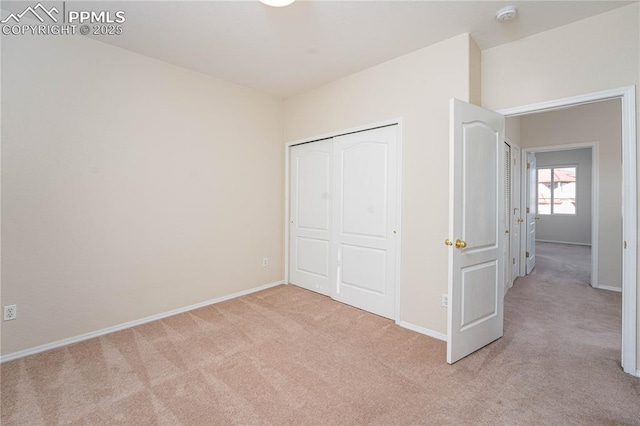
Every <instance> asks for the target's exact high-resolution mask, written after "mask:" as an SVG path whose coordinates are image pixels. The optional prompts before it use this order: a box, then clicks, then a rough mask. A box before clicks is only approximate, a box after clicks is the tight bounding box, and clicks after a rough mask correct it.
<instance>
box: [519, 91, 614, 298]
mask: <svg viewBox="0 0 640 426" xmlns="http://www.w3.org/2000/svg"><path fill="white" fill-rule="evenodd" d="M609 102H615V101H609ZM597 107H598V104H591V105H590V106H588V108H590V109H592V110H594V109H598V108H597ZM608 107H609V108H608V109H609V110H610V111H607V113H609V115H607V116H605V114H603V116H605V118H604V119H603V120H602V121H608V119H609V118H613V119H615V121H616V123H619V121H620V117H619V110H618V109H617V108H616V105H608ZM574 108H578V109H580V108H582V107H574ZM567 111H568V110H564V112H567ZM599 112H604V111H603V110H600V111H599ZM583 113H584V110H579V111H578V110H576V111H573V112H572V114H574V115H576V116H579V117H581V116H582V114H583ZM525 119H526V116H525V117H523V120H525ZM553 120H556V121H562V122H566V123H567V129H566V130H567V135H573V136H571V137H568V136H567V138H566V139H567V140H575V139H571V138H580V136H579V135H576V132H573V131H572V128H573V125H574V124H575V123H574V122H573V121H572V118H571V117H566V114H563V112H561V111H556V112H550V113H548V115H544V114H540V115H539V116H537V117H535V120H534V121H531V122H528V123H526V125H523V126H522V127H521V129H522V131H523V133H528V132H527V129H528V128H529V127H530V126H537V131H538V132H544V128H553V124H554V122H553ZM616 123H613V122H612V123H610V124H611V125H612V126H609V127H615V125H616ZM523 124H524V123H523ZM549 124H550V125H549ZM594 125H595V123H594ZM599 127H601V128H605V127H607V126H605V125H603V126H599ZM540 129H543V130H540ZM553 131H554V132H556V134H557V133H558V132H557V129H553ZM602 132H604V130H602ZM607 133H611V134H610V135H607V136H610V137H609V138H608V140H604V145H605V146H606V149H607V150H608V151H616V150H617V151H618V152H620V151H621V143H620V135H619V132H616V131H611V132H607ZM557 137H558V138H559V139H563V138H565V136H564V135H560V136H557ZM602 137H603V138H604V137H605V136H602ZM526 139H527V136H525V137H524V138H523V143H524V144H525V145H526V144H527V141H526ZM547 140H551V139H550V138H547ZM610 145H614V147H611V146H610ZM599 152H600V150H599V142H592V143H572V144H566V145H556V146H547V147H535V148H523V153H524V154H523V155H524V156H525V157H526V158H527V167H528V168H529V171H528V173H527V175H528V179H527V180H526V182H525V185H526V188H525V192H526V193H527V194H528V195H527V197H526V206H525V209H526V210H527V211H530V212H531V213H530V214H529V216H530V220H528V221H527V222H526V227H527V229H526V232H523V237H524V238H523V240H524V239H526V241H523V244H524V246H525V247H527V249H526V252H525V259H526V265H527V267H526V269H525V274H526V275H528V274H529V273H531V271H532V270H533V268H535V265H536V257H537V249H536V246H537V244H536V243H539V242H544V243H556V244H561V245H562V246H564V247H567V245H579V246H587V247H589V251H590V253H591V255H590V259H592V260H591V261H590V266H589V269H590V274H589V279H588V282H589V284H590V285H591V286H592V287H595V288H599V285H598V283H599V281H598V277H599V272H598V271H599V256H598V253H599V242H600V239H599V228H600V227H601V226H602V227H605V225H604V224H605V223H606V228H607V230H608V232H609V235H608V236H607V238H606V239H605V241H604V250H606V251H607V253H608V254H607V256H605V259H601V261H602V262H605V263H607V268H606V269H607V271H608V275H607V277H608V278H609V280H610V284H615V286H608V287H606V288H607V289H613V288H617V289H618V290H619V289H620V288H621V282H622V278H621V274H622V272H621V271H622V259H621V256H622V253H621V250H622V249H621V247H622V215H621V214H620V212H621V208H622V200H621V198H619V197H616V195H615V194H610V195H609V196H608V197H606V199H605V200H604V202H603V205H602V206H601V203H600V202H599V192H598V188H599V187H600V182H599V169H600V167H599V159H600V155H599ZM609 154H611V153H609ZM615 157H616V154H613V155H607V158H606V159H605V160H606V161H605V165H604V166H605V167H604V168H605V171H606V173H607V175H608V178H609V182H607V183H606V184H605V185H604V186H605V187H609V186H610V187H617V188H621V187H622V174H621V173H619V159H618V161H616V159H615ZM619 193H620V191H619V192H618V193H617V194H619ZM601 209H602V210H603V215H602V220H603V223H602V224H601V223H600V218H601V215H600V211H601ZM613 228H615V230H614V229H613ZM616 250H618V256H617V257H616V256H615V255H614V254H613V253H615V252H616ZM525 274H523V275H525Z"/></svg>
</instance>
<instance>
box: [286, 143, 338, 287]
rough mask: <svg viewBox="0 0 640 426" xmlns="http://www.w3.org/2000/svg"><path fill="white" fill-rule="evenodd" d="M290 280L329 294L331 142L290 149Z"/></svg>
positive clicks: (301, 285)
mask: <svg viewBox="0 0 640 426" xmlns="http://www.w3.org/2000/svg"><path fill="white" fill-rule="evenodd" d="M290 155H291V157H290V165H291V171H290V197H291V198H290V220H291V223H290V227H289V229H290V231H289V238H290V239H289V251H290V268H289V281H290V282H291V283H292V284H296V285H298V286H300V287H303V288H306V289H308V290H313V291H316V292H319V293H322V294H326V295H329V294H331V289H330V286H329V283H330V280H331V278H330V275H331V274H330V271H331V268H330V244H329V242H330V236H331V220H332V215H331V191H332V188H331V186H332V142H331V140H328V141H320V142H314V143H309V144H304V145H297V146H293V147H292V148H291V154H290Z"/></svg>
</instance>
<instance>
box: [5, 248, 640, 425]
mask: <svg viewBox="0 0 640 426" xmlns="http://www.w3.org/2000/svg"><path fill="white" fill-rule="evenodd" d="M544 251H545V250H544V247H543V248H541V249H540V250H539V252H538V253H539V254H538V255H539V260H538V267H537V268H536V272H535V273H534V274H532V275H531V276H529V277H527V278H524V279H519V280H518V281H517V282H516V284H515V286H514V288H513V289H511V290H510V292H509V294H508V295H507V298H506V302H505V336H504V337H503V338H502V339H500V340H499V341H497V342H496V343H494V344H492V345H489V346H487V347H486V348H483V349H482V350H480V351H478V352H477V353H475V354H473V355H471V356H469V357H467V358H465V359H463V360H462V361H460V362H458V363H457V364H455V365H453V366H449V365H447V364H446V363H445V350H446V345H445V343H444V342H441V341H437V340H434V339H431V338H429V337H426V336H423V335H419V334H416V333H414V332H411V331H408V330H406V329H402V328H400V327H398V326H396V325H394V324H393V323H392V322H391V321H388V320H386V319H383V318H380V317H377V316H375V315H371V314H368V313H366V312H363V311H360V310H358V309H355V308H351V307H349V306H346V305H342V304H340V303H337V302H334V301H332V300H330V299H328V298H326V297H323V296H320V295H317V294H315V293H312V292H309V291H306V290H303V289H300V288H297V287H295V286H279V287H275V288H272V289H269V290H266V291H262V292H260V293H255V294H253V295H250V296H246V297H242V298H239V299H235V300H231V301H227V302H224V303H220V304H218V305H214V306H210V307H206V308H202V309H198V310H195V311H192V312H189V313H185V314H181V315H177V316H174V317H171V318H167V319H164V320H160V321H156V322H153V323H149V324H146V325H142V326H139V327H135V328H132V329H128V330H124V331H121V332H117V333H113V334H110V335H107V336H103V337H100V338H96V339H92V340H88V341H85V342H82V343H78V344H75V345H71V346H67V347H65V348H60V349H56V350H51V351H49V352H46V353H42V354H38V355H34V356H31V357H27V358H23V359H19V360H15V361H12V362H8V363H5V364H3V365H2V376H1V390H2V406H1V408H2V413H1V422H2V424H3V425H22V424H24V425H35V424H132V425H151V424H154V425H155V424H158V425H174V424H191V425H217V424H247V425H254V424H256V425H258V424H274V425H283V424H295V425H307V424H308V425H315V424H317V425H330V424H344V425H347V424H385V425H386V424H389V425H391V424H407V425H408V424H456V425H459V424H487V425H496V424H510V425H514V424H530V425H542V424H554V425H584V424H594V425H596V424H597V425H601V424H640V379H638V378H634V377H632V376H629V375H626V374H624V373H623V372H622V371H621V370H620V367H619V359H620V317H621V315H620V309H621V308H620V304H621V298H620V295H619V294H616V293H612V292H608V291H602V290H594V289H592V288H590V287H588V286H587V285H585V283H584V282H580V281H579V280H576V277H577V276H578V275H579V274H577V273H576V272H575V271H574V270H573V269H572V268H573V266H569V265H563V264H562V263H561V262H560V263H558V264H555V263H554V262H548V261H547V260H546V258H547V256H545V254H544ZM552 258H553V259H554V260H555V259H556V258H557V256H552ZM587 264H588V262H587ZM567 271H569V273H567Z"/></svg>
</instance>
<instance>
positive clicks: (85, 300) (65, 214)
mask: <svg viewBox="0 0 640 426" xmlns="http://www.w3.org/2000/svg"><path fill="white" fill-rule="evenodd" d="M2 113H3V114H2V144H3V145H2V197H3V200H2V201H3V203H2V254H3V258H2V304H3V305H5V304H14V303H15V304H17V305H18V319H17V320H15V321H10V322H3V323H2V354H9V353H13V352H16V351H20V350H23V349H27V348H32V347H34V346H37V345H41V344H46V343H50V342H53V341H57V340H60V339H64V338H69V337H73V336H77V335H80V334H82V333H86V332H91V331H96V330H99V329H102V328H105V327H109V326H114V325H118V324H121V323H124V322H127V321H131V320H136V319H140V318H144V317H146V316H150V315H153V314H158V313H162V312H166V311H169V310H172V309H176V308H181V307H184V306H188V305H191V304H195V303H198V302H203V301H206V300H209V299H212V298H216V297H219V296H224V295H229V294H232V293H234V292H239V291H242V290H245V289H249V288H252V287H256V286H259V285H263V284H267V283H272V282H275V281H278V280H281V279H282V250H283V241H282V234H283V228H282V217H283V207H282V199H283V169H284V164H283V156H282V102H281V101H279V100H276V99H274V98H271V97H268V96H265V95H262V94H259V93H257V92H255V91H253V90H249V89H246V88H243V87H239V86H236V85H233V84H229V83H226V82H222V81H220V80H216V79H213V78H210V77H206V76H204V75H202V74H198V73H195V72H191V71H187V70H185V69H181V68H178V67H175V66H172V65H168V64H166V63H163V62H160V61H156V60H153V59H150V58H148V57H145V56H141V55H138V54H135V53H131V52H127V51H125V50H121V49H118V48H116V47H112V46H109V45H107V44H104V43H101V42H96V41H93V40H90V39H87V38H84V37H33V38H29V37H3V39H2ZM263 257H269V259H270V263H271V264H270V266H269V267H268V268H263V267H262V258H263Z"/></svg>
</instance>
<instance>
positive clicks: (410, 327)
mask: <svg viewBox="0 0 640 426" xmlns="http://www.w3.org/2000/svg"><path fill="white" fill-rule="evenodd" d="M397 324H398V325H399V326H400V327H402V328H406V329H407V330H411V331H415V332H416V333H420V334H424V335H425V336H429V337H433V338H434V339H438V340H442V341H443V342H446V341H447V335H446V334H443V333H438V332H437V331H433V330H429V329H428V328H424V327H420V326H419V325H415V324H411V323H410V322H406V321H400V322H398V323H397Z"/></svg>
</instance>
